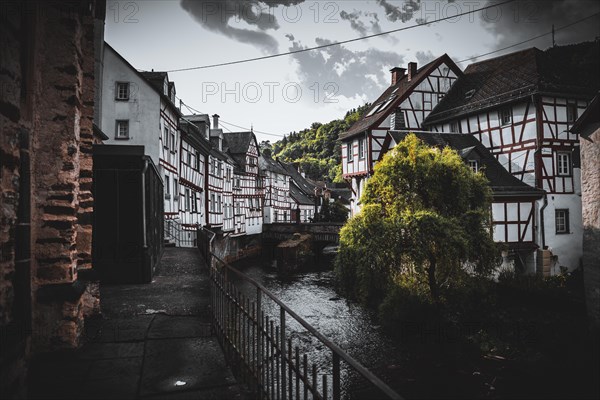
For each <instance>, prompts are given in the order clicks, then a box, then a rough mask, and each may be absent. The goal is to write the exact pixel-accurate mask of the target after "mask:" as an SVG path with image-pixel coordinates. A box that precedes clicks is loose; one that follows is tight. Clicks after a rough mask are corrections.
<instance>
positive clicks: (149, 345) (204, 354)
mask: <svg viewBox="0 0 600 400" xmlns="http://www.w3.org/2000/svg"><path fill="white" fill-rule="evenodd" d="M101 302H102V303H101V304H102V317H101V318H96V319H91V320H88V321H86V335H85V339H84V340H85V344H84V345H83V346H82V347H81V348H80V349H78V350H72V351H63V352H53V353H47V354H43V355H40V356H37V357H36V358H35V359H34V360H32V363H31V366H30V375H29V384H28V388H29V396H30V397H31V398H53V399H54V398H78V399H79V398H103V399H104V398H114V399H137V398H143V399H244V398H247V397H249V396H248V393H247V392H245V391H244V390H243V389H242V388H241V387H240V386H239V385H237V384H236V381H235V379H234V377H233V375H232V374H231V371H230V370H229V368H228V367H227V365H226V363H225V359H224V356H223V353H222V351H221V348H220V347H219V344H218V342H217V340H216V338H215V337H214V336H213V335H212V334H211V327H210V309H209V302H210V299H209V279H208V271H207V268H206V265H205V263H204V262H203V261H202V258H201V257H200V254H199V252H198V250H196V249H182V248H166V249H165V253H164V255H163V258H162V261H161V268H160V272H159V274H158V275H157V276H156V277H155V279H154V281H153V282H152V283H150V284H145V285H112V286H104V287H102V288H101Z"/></svg>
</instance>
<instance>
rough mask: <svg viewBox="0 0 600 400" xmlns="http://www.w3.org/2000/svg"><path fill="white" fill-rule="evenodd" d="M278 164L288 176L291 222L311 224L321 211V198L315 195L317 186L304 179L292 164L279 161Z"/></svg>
mask: <svg viewBox="0 0 600 400" xmlns="http://www.w3.org/2000/svg"><path fill="white" fill-rule="evenodd" d="M279 164H280V165H281V166H282V167H283V168H284V169H285V170H286V172H287V173H288V175H289V176H290V200H291V203H292V204H291V207H292V222H298V221H299V222H302V223H306V222H311V221H312V219H313V218H314V217H315V215H316V214H317V213H318V212H319V211H320V209H321V208H320V207H321V196H318V195H317V192H318V191H317V186H316V185H315V184H313V183H311V182H310V181H309V180H308V179H306V177H305V176H304V174H303V173H301V172H300V171H298V168H297V167H296V166H295V165H294V164H289V163H283V162H281V161H280V162H279Z"/></svg>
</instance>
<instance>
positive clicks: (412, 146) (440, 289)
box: [336, 135, 498, 304]
mask: <svg viewBox="0 0 600 400" xmlns="http://www.w3.org/2000/svg"><path fill="white" fill-rule="evenodd" d="M361 203H362V204H363V210H362V211H361V213H359V214H358V215H357V216H355V217H354V218H352V219H351V220H350V221H349V222H348V223H347V224H346V225H345V226H344V228H343V229H342V230H341V232H340V251H339V253H338V258H337V260H336V270H337V273H338V277H339V280H340V283H341V285H342V288H343V289H344V290H345V291H346V292H347V293H348V294H349V295H352V296H355V297H357V298H358V299H360V300H362V301H364V302H368V303H375V304H377V303H379V302H381V301H382V300H383V298H384V297H385V295H386V294H387V292H388V291H390V290H392V289H393V288H394V287H395V286H396V287H397V286H404V287H410V289H411V290H413V291H416V292H418V293H421V294H426V295H427V296H428V298H429V299H430V300H431V301H432V302H434V303H439V302H440V301H442V300H443V296H444V290H445V289H451V288H453V287H454V286H456V285H458V284H459V283H460V281H461V280H462V279H463V278H464V277H466V276H467V275H469V274H478V275H487V274H489V273H490V272H491V271H492V270H493V269H494V267H495V261H496V260H497V259H498V257H497V256H498V249H497V245H496V244H495V243H494V242H493V239H492V237H491V214H490V204H491V189H490V187H489V184H488V181H487V179H486V178H485V176H484V175H483V173H481V172H480V173H473V171H472V170H471V169H470V168H468V167H467V166H466V165H465V164H464V162H463V160H462V159H461V157H460V156H459V155H458V153H456V151H454V150H452V149H450V148H448V147H447V148H444V149H439V148H434V147H429V146H427V145H426V144H425V143H423V142H422V141H420V140H419V139H418V138H417V137H416V136H415V135H408V136H407V137H406V138H405V139H404V140H403V141H402V142H401V143H399V144H398V145H397V146H396V147H395V148H394V149H393V150H392V151H390V152H388V153H387V154H386V155H385V156H384V158H383V160H382V161H381V162H379V163H378V164H377V165H376V167H375V171H374V174H373V176H372V177H371V179H370V180H369V182H368V183H367V186H366V188H365V192H364V194H363V196H362V198H361Z"/></svg>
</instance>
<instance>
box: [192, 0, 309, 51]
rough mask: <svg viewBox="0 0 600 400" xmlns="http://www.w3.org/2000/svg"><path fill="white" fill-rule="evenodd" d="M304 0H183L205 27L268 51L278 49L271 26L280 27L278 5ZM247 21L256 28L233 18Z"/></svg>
mask: <svg viewBox="0 0 600 400" xmlns="http://www.w3.org/2000/svg"><path fill="white" fill-rule="evenodd" d="M303 1H304V0H279V1H269V2H268V3H266V2H261V1H248V0H222V1H215V0H181V7H182V8H183V9H184V10H186V11H187V12H188V13H190V15H192V16H193V17H194V19H195V20H196V21H198V22H199V23H200V24H201V25H202V26H204V27H205V28H207V29H209V30H211V31H213V32H218V33H221V34H223V35H225V36H227V37H230V38H232V39H235V40H237V41H239V42H242V43H249V44H253V45H255V46H257V47H259V48H261V49H262V50H263V51H265V52H267V53H275V52H276V51H277V49H278V45H277V41H276V40H275V38H274V37H273V36H271V35H270V34H269V33H267V32H266V31H267V30H276V29H279V23H278V22H277V18H276V17H275V12H274V9H275V8H276V7H277V6H291V5H295V4H298V3H302V2H303ZM241 21H243V22H245V23H247V24H248V25H250V26H252V27H255V28H256V30H253V29H246V28H236V27H234V26H232V25H231V24H230V23H231V22H234V23H236V22H241Z"/></svg>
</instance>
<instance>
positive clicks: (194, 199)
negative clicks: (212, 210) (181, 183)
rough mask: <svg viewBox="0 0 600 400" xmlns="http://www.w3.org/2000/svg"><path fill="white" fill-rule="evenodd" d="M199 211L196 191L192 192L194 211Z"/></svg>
mask: <svg viewBox="0 0 600 400" xmlns="http://www.w3.org/2000/svg"><path fill="white" fill-rule="evenodd" d="M197 211H198V198H197V197H196V192H192V212H197Z"/></svg>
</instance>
